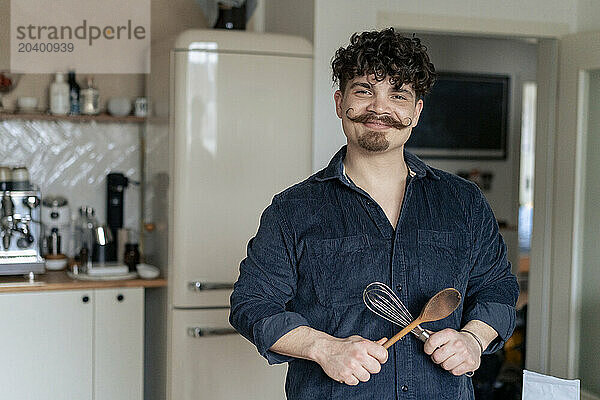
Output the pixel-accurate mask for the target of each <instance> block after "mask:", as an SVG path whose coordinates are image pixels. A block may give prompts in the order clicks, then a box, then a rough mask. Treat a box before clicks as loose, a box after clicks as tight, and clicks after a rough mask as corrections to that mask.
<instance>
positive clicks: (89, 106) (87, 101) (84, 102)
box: [81, 76, 100, 115]
mask: <svg viewBox="0 0 600 400" xmlns="http://www.w3.org/2000/svg"><path fill="white" fill-rule="evenodd" d="M99 112H100V105H99V94H98V89H96V88H95V87H94V78H92V77H91V76H88V78H87V88H85V89H82V90H81V113H82V114H87V115H95V114H98V113H99Z"/></svg>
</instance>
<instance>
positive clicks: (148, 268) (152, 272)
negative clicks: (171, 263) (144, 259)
mask: <svg viewBox="0 0 600 400" xmlns="http://www.w3.org/2000/svg"><path fill="white" fill-rule="evenodd" d="M135 268H136V270H137V273H138V275H139V276H140V278H142V279H154V278H158V276H159V275H160V269H158V268H156V267H155V266H153V265H149V264H138V265H137V266H136V267H135Z"/></svg>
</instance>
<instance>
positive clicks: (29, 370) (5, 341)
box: [0, 290, 94, 400]
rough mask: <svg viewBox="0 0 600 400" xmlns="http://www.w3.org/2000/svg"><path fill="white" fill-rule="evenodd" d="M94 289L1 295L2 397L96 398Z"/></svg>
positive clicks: (36, 399)
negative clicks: (94, 386)
mask: <svg viewBox="0 0 600 400" xmlns="http://www.w3.org/2000/svg"><path fill="white" fill-rule="evenodd" d="M93 311H94V305H93V290H86V291H82V290H73V291H64V292H35V293H6V294H1V295H0V321H1V324H0V392H1V393H2V394H1V395H0V397H2V398H3V399H19V400H38V399H48V400H53V399H57V400H58V399H78V400H91V399H92V390H91V388H92V382H93V380H92V350H93V346H92V340H93V316H94V312H93Z"/></svg>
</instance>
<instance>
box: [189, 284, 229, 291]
mask: <svg viewBox="0 0 600 400" xmlns="http://www.w3.org/2000/svg"><path fill="white" fill-rule="evenodd" d="M188 288H189V289H190V290H192V291H194V292H196V291H202V290H224V289H233V283H227V282H200V281H194V282H190V283H188Z"/></svg>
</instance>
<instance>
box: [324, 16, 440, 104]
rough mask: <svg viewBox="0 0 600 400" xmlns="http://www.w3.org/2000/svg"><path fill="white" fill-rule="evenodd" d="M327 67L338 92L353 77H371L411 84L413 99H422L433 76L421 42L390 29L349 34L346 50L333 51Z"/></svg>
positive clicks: (431, 82)
mask: <svg viewBox="0 0 600 400" xmlns="http://www.w3.org/2000/svg"><path fill="white" fill-rule="evenodd" d="M331 68H332V69H333V82H334V83H339V87H340V90H341V91H342V93H343V92H344V90H345V89H346V83H348V81H350V80H352V79H354V78H355V77H357V76H363V75H375V79H376V80H377V81H382V80H384V79H385V78H386V76H389V77H390V83H391V84H392V85H396V84H398V83H400V84H404V83H407V84H408V83H411V84H412V87H413V89H414V91H415V93H416V95H417V98H422V97H423V96H424V95H425V94H427V93H428V92H429V89H431V87H432V86H433V84H434V83H435V78H436V76H437V74H436V72H435V67H434V66H433V64H432V63H431V61H429V56H428V55H427V47H425V46H424V45H423V44H421V40H419V38H417V37H414V36H413V37H412V38H407V37H404V36H402V35H401V34H399V33H397V32H396V31H394V28H388V29H384V30H381V31H368V32H362V33H355V34H353V35H352V37H351V38H350V44H349V45H348V47H340V48H339V49H338V50H337V51H336V52H335V56H333V59H332V60H331Z"/></svg>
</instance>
